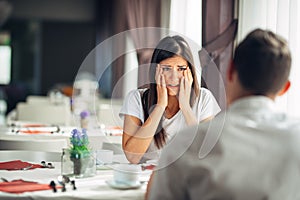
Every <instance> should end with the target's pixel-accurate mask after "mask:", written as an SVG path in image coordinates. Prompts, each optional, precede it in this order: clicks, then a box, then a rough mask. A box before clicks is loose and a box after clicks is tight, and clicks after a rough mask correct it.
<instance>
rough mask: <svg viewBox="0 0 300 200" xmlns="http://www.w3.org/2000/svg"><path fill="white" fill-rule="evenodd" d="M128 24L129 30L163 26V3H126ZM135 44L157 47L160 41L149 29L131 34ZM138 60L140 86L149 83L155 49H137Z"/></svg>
mask: <svg viewBox="0 0 300 200" xmlns="http://www.w3.org/2000/svg"><path fill="white" fill-rule="evenodd" d="M124 2H126V3H125V4H124V9H125V12H126V17H127V23H128V28H129V29H136V28H143V27H160V26H161V1H160V0H151V1H149V0H130V1H124ZM131 37H132V40H133V43H134V44H135V46H136V47H153V46H156V44H157V43H158V41H159V39H160V37H161V36H160V33H159V32H157V31H154V32H152V31H151V32H149V31H147V29H145V30H142V29H141V30H140V31H138V32H134V31H133V32H131ZM136 51H137V58H138V65H139V69H138V86H139V87H140V86H142V85H144V84H147V83H149V79H148V71H149V63H150V60H151V56H152V53H153V48H141V49H136Z"/></svg>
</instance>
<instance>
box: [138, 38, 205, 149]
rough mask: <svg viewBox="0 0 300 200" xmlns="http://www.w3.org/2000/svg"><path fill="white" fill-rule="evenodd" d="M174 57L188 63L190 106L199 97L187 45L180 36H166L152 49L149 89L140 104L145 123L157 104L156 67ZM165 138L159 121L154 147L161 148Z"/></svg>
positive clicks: (191, 57)
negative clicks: (190, 78) (191, 77)
mask: <svg viewBox="0 0 300 200" xmlns="http://www.w3.org/2000/svg"><path fill="white" fill-rule="evenodd" d="M174 56H180V57H182V58H184V59H185V60H186V61H187V62H188V65H189V68H190V69H191V73H192V76H193V83H192V90H191V96H190V105H191V106H192V105H193V104H194V103H195V99H196V97H198V96H199V93H200V89H199V84H198V80H197V76H196V69H195V65H194V59H193V55H192V52H191V49H190V47H189V45H188V43H187V42H186V41H185V40H184V38H182V37H181V36H178V35H176V36H172V37H171V36H167V37H165V38H163V39H162V40H161V41H160V42H159V43H158V45H157V47H156V48H155V49H154V52H153V55H152V58H151V64H150V69H149V80H150V84H149V86H148V88H149V89H147V90H146V91H145V92H144V93H143V95H142V104H143V109H144V116H145V121H146V120H147V119H148V117H149V115H150V113H151V112H152V110H153V108H154V106H155V105H156V104H157V90H156V81H155V72H156V66H157V64H158V63H160V62H161V61H163V60H165V59H167V58H171V57H174ZM166 137H167V135H166V132H165V130H164V129H163V128H162V119H161V120H160V123H159V125H158V127H157V129H156V132H155V135H154V142H155V145H156V146H157V147H158V148H159V149H160V148H162V147H163V145H164V144H165V143H166Z"/></svg>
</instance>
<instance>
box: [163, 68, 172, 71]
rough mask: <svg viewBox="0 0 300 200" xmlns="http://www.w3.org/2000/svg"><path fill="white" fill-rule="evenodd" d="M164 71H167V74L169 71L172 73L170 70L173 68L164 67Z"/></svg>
mask: <svg viewBox="0 0 300 200" xmlns="http://www.w3.org/2000/svg"><path fill="white" fill-rule="evenodd" d="M162 69H163V71H165V72H167V71H170V70H171V68H170V67H163V68H162Z"/></svg>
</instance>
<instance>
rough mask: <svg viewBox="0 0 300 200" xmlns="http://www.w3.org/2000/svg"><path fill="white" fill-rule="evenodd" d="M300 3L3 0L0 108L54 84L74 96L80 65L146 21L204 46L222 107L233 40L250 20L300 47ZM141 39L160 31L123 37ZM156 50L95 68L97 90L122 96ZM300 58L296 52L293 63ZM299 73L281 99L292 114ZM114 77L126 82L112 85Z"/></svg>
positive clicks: (131, 41)
mask: <svg viewBox="0 0 300 200" xmlns="http://www.w3.org/2000/svg"><path fill="white" fill-rule="evenodd" d="M299 7H300V5H299V2H297V1H296V0H289V1H285V0H251V1H250V0H202V1H201V0H0V112H1V110H5V113H6V114H7V113H9V112H10V111H11V110H12V109H14V108H15V107H16V105H17V103H18V102H21V101H26V98H27V97H28V96H29V95H42V96H45V95H49V92H51V91H52V92H53V90H54V89H58V90H60V91H61V92H62V93H63V94H64V95H67V96H71V95H72V94H73V91H74V90H73V83H74V80H75V78H76V75H77V72H78V69H79V68H80V65H81V64H82V62H83V61H84V59H85V58H86V57H87V55H88V54H89V53H90V52H91V51H92V50H93V49H94V48H95V47H96V46H97V45H98V44H100V43H101V42H103V41H105V40H106V39H108V38H110V37H112V36H114V35H116V34H118V33H121V32H123V31H126V30H130V29H134V28H141V27H159V28H167V29H171V30H173V31H176V32H179V33H181V34H183V35H185V36H187V37H189V38H190V39H192V40H193V41H194V42H195V43H197V44H198V45H199V46H203V47H204V48H205V49H206V50H207V52H208V53H209V55H211V57H212V59H213V61H214V63H215V65H216V67H217V70H218V72H219V73H220V77H216V76H215V75H214V74H213V73H212V72H210V69H211V68H212V67H209V65H210V63H202V76H203V77H204V78H205V80H206V82H207V85H208V86H209V89H210V90H211V91H212V92H213V94H214V95H215V97H216V99H217V101H218V102H219V104H220V106H221V108H225V104H226V102H225V91H224V82H223V80H222V78H223V79H224V78H225V73H226V69H227V66H228V62H229V61H230V59H231V58H232V52H233V49H234V47H235V45H236V43H237V42H238V41H240V40H241V39H242V38H243V37H244V36H245V35H246V34H247V33H248V32H249V31H250V30H252V29H253V28H258V27H260V28H268V29H271V30H273V31H275V32H277V33H279V34H281V35H283V36H284V37H285V38H287V40H288V41H289V42H290V44H291V49H292V52H293V53H294V52H297V51H298V52H299V48H300V47H299V46H300V45H299V43H300V42H299V37H297V34H298V35H299V34H300V27H299V24H300V23H299V21H300V20H299V18H300V17H299V16H300V15H299V14H297V13H299V12H297V10H299ZM254 13H255V15H254ZM286 13H288V14H286ZM140 41H143V42H145V41H146V42H147V43H152V44H153V45H155V44H156V43H157V38H154V39H153V38H151V37H149V36H147V34H146V35H145V36H143V37H137V36H134V35H131V37H129V38H128V39H127V40H126V41H125V42H123V43H120V44H118V45H119V46H120V47H122V48H125V49H126V48H129V47H130V48H132V47H135V46H139V44H140ZM151 52H152V49H140V50H137V51H135V52H130V53H128V54H127V55H124V56H120V58H118V59H116V60H114V62H113V63H111V64H110V66H109V67H107V66H105V69H101V68H103V66H98V65H95V67H92V68H90V69H89V71H88V73H89V74H88V75H87V76H90V75H94V74H97V72H99V71H101V70H104V74H103V76H101V79H100V80H98V79H97V78H98V77H92V78H90V79H92V80H94V81H96V82H97V84H98V85H97V86H96V89H97V91H98V92H99V97H100V98H103V99H110V98H117V99H122V98H123V97H124V96H125V95H126V93H127V92H128V90H130V89H131V88H136V87H137V86H139V85H140V83H141V82H142V81H143V80H144V79H147V74H146V73H145V71H141V70H140V69H138V70H137V72H136V73H132V75H131V76H130V77H128V78H126V80H123V81H124V83H118V81H120V79H121V77H122V76H123V75H124V74H125V73H126V72H128V71H130V70H131V69H134V68H135V67H136V68H137V67H138V66H140V65H142V64H145V63H148V62H149V60H150V58H151V57H150V56H151ZM294 57H295V56H294ZM195 59H198V58H195ZM206 64H207V65H206ZM297 64H298V65H299V59H296V58H295V59H294V60H293V65H295V66H297ZM128 66H129V69H128ZM299 75H300V71H299V69H294V70H293V71H292V74H291V79H292V81H293V83H294V85H292V86H293V87H292V88H291V92H290V93H289V94H288V95H286V97H284V98H283V99H281V100H280V102H279V104H280V106H281V108H282V109H284V110H286V111H289V112H290V113H291V114H294V115H295V112H293V110H295V109H296V108H297V106H299V105H298V104H297V102H298V101H299V98H300V97H299V95H300V93H299V92H297V91H299V87H300V80H297V78H296V77H297V76H298V77H299ZM117 83H118V84H121V85H123V87H122V88H118V89H117V91H114V88H115V85H116V84H117ZM93 87H94V86H93ZM297 89H298V90H297ZM113 93H114V94H113ZM1 100H5V103H6V105H5V106H6V108H5V109H3V108H4V106H3V105H2V103H1ZM299 115H300V114H299V113H298V116H299Z"/></svg>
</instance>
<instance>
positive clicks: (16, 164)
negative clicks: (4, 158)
mask: <svg viewBox="0 0 300 200" xmlns="http://www.w3.org/2000/svg"><path fill="white" fill-rule="evenodd" d="M35 168H43V166H42V165H40V164H32V163H29V162H23V161H21V160H13V161H8V162H0V170H29V169H35Z"/></svg>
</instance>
